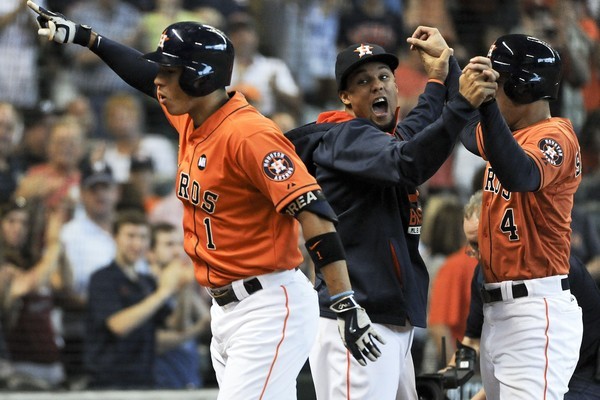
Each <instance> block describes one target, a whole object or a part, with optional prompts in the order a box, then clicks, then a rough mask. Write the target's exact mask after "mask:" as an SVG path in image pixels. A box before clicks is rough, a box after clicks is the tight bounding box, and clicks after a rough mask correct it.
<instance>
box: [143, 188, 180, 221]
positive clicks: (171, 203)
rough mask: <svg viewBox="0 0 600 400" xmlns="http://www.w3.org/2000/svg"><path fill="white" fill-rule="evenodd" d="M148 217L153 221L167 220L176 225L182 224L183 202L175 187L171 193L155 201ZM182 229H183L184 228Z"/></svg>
mask: <svg viewBox="0 0 600 400" xmlns="http://www.w3.org/2000/svg"><path fill="white" fill-rule="evenodd" d="M173 186H174V185H173ZM148 218H149V219H150V221H151V222H152V223H157V222H167V223H170V224H172V225H175V226H181V221H183V203H182V202H181V201H180V200H179V198H178V197H177V194H176V193H175V188H174V187H173V188H172V189H171V191H170V192H169V193H167V194H166V195H164V196H163V197H161V198H160V199H159V200H158V201H156V202H155V204H154V207H152V211H150V214H149V216H148ZM181 229H182V230H183V228H181Z"/></svg>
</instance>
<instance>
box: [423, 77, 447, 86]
mask: <svg viewBox="0 0 600 400" xmlns="http://www.w3.org/2000/svg"><path fill="white" fill-rule="evenodd" d="M429 82H435V83H439V84H440V85H442V86H446V85H444V82H442V81H440V80H439V79H435V78H430V79H428V80H427V83H429Z"/></svg>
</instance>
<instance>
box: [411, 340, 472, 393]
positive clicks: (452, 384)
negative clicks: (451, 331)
mask: <svg viewBox="0 0 600 400" xmlns="http://www.w3.org/2000/svg"><path fill="white" fill-rule="evenodd" d="M444 344H445V343H444V341H442V347H443V348H444V349H443V352H442V354H446V351H445V345H444ZM456 346H457V350H456V353H455V360H456V364H455V365H456V366H455V367H448V368H446V369H445V370H444V371H443V372H439V373H433V374H421V375H419V376H417V395H418V398H419V400H445V399H446V398H447V397H446V393H445V391H446V390H447V389H455V388H458V387H461V386H462V385H464V384H465V383H466V382H467V381H468V380H469V379H471V377H472V376H473V375H474V374H475V368H476V367H475V365H476V361H477V352H476V351H475V349H473V348H472V347H469V346H465V345H463V344H462V343H460V342H457V343H456ZM442 358H443V359H444V358H445V357H444V356H442ZM442 364H443V365H445V364H446V362H445V360H443V363H442Z"/></svg>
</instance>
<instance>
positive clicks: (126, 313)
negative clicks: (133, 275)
mask: <svg viewBox="0 0 600 400" xmlns="http://www.w3.org/2000/svg"><path fill="white" fill-rule="evenodd" d="M169 295H170V294H169V293H168V292H167V291H162V290H157V291H155V292H153V293H152V294H151V295H150V296H148V297H146V298H145V299H144V300H142V301H141V302H139V303H137V304H135V305H133V306H131V307H128V308H126V309H124V310H121V311H119V312H117V313H115V314H113V315H111V316H110V317H109V318H108V319H107V321H106V326H107V327H108V329H110V331H111V332H112V333H113V334H115V335H117V336H121V337H122V336H126V335H128V334H129V333H130V332H131V331H133V330H134V329H136V328H138V327H139V326H140V325H142V324H143V323H144V322H146V321H147V320H148V319H150V318H151V317H152V316H153V315H154V313H155V312H156V311H158V309H159V308H160V307H162V305H163V304H164V303H165V301H166V300H167V299H168V298H169Z"/></svg>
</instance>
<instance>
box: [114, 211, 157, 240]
mask: <svg viewBox="0 0 600 400" xmlns="http://www.w3.org/2000/svg"><path fill="white" fill-rule="evenodd" d="M127 224H130V225H145V226H148V227H149V226H150V223H149V222H148V218H147V217H146V214H144V213H143V212H141V211H139V210H124V211H120V212H119V213H118V214H117V218H116V219H115V222H114V223H113V235H115V236H116V235H117V234H118V233H119V230H120V229H121V227H122V226H123V225H127Z"/></svg>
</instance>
